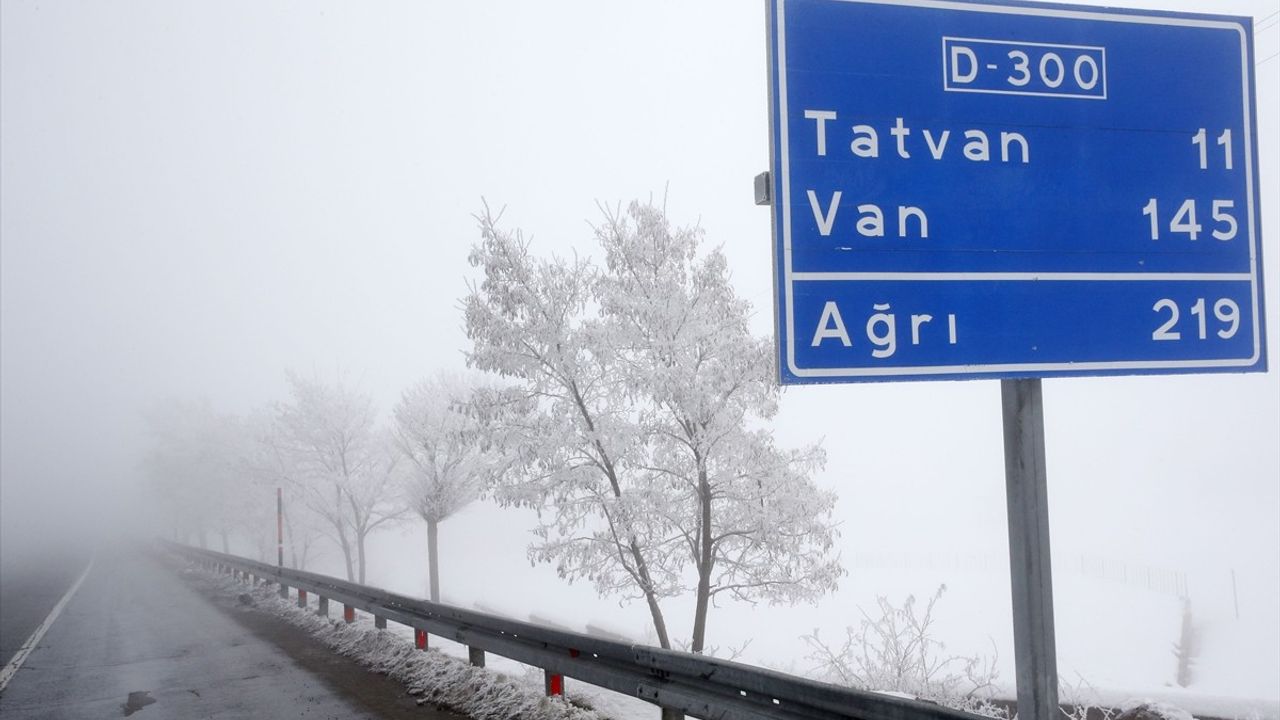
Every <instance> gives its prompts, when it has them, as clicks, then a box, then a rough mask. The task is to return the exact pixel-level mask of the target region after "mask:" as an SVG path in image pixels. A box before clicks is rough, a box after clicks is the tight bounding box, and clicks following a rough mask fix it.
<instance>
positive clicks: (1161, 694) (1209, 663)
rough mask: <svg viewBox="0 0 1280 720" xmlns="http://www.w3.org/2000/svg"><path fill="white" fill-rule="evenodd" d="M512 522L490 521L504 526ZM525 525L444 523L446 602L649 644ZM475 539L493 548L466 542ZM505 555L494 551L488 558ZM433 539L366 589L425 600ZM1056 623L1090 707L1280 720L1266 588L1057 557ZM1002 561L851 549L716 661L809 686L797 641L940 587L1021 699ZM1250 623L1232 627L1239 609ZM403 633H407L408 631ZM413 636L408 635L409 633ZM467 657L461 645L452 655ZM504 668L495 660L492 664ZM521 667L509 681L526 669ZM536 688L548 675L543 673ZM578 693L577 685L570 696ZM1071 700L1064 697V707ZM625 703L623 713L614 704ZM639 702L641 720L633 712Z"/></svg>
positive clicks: (678, 615) (414, 542) (375, 571)
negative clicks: (1186, 672)
mask: <svg viewBox="0 0 1280 720" xmlns="http://www.w3.org/2000/svg"><path fill="white" fill-rule="evenodd" d="M495 517H499V518H505V519H506V521H505V522H501V523H495V522H494V518H495ZM528 520H529V517H527V516H523V513H522V511H517V510H500V511H499V510H497V509H495V508H493V507H490V506H488V505H487V504H486V503H483V502H481V503H476V504H473V505H472V506H470V507H468V508H467V509H465V510H464V511H463V512H462V513H461V514H459V515H458V516H456V517H454V518H451V519H450V520H449V521H448V522H447V523H445V524H444V525H442V527H441V556H442V569H441V576H442V580H441V585H442V587H443V588H444V599H445V600H446V601H447V602H451V603H453V604H456V605H460V606H464V607H473V608H478V609H481V610H484V611H487V612H496V613H501V614H505V615H509V616H511V617H516V618H521V619H529V618H530V616H534V619H535V621H540V622H551V623H555V624H558V625H561V626H564V627H567V628H570V629H574V630H580V631H581V630H585V629H586V628H587V626H588V625H592V626H595V627H597V628H602V629H605V630H608V631H610V632H613V633H617V634H619V635H624V636H627V637H630V638H633V639H635V640H638V641H642V642H644V641H647V642H652V639H653V634H652V631H651V630H650V629H649V619H648V616H647V611H646V609H645V608H644V606H643V604H640V603H619V602H618V601H617V600H611V599H604V598H599V597H597V595H596V594H595V592H594V590H593V589H592V588H591V587H589V586H587V585H584V584H581V583H579V584H576V585H567V584H565V583H564V582H563V581H561V580H560V579H559V578H557V577H556V576H555V572H554V570H553V569H552V568H549V567H546V566H536V567H535V566H531V565H530V564H529V562H528V561H527V560H525V559H524V547H525V545H526V544H527V543H528V534H527V533H528V528H529V527H530V526H531V522H526V521H528ZM468 538H482V540H477V541H475V542H468ZM495 547H506V548H510V549H509V550H508V551H505V552H502V553H495V552H494V551H493V548H495ZM424 548H425V532H423V531H421V530H420V529H419V528H417V527H416V526H414V525H406V526H403V527H400V528H397V529H395V530H392V531H389V532H386V533H383V534H381V535H379V536H376V537H375V538H374V541H373V543H372V546H371V552H370V557H371V558H372V559H371V563H370V568H369V582H370V583H371V584H375V585H379V586H382V587H385V588H387V589H390V590H395V591H398V592H403V593H406V594H413V595H423V594H424V593H425V584H426V580H425V577H426V572H425V567H424V566H423V565H424V563H423V558H425V550H424ZM336 560H337V558H334V557H321V558H320V559H319V561H318V562H317V563H315V567H316V569H319V570H321V571H327V572H338V571H339V569H340V568H339V566H338V564H337V563H336ZM1054 560H1055V574H1054V583H1055V588H1054V591H1055V615H1056V625H1057V645H1058V667H1059V675H1060V678H1061V680H1062V681H1063V683H1064V684H1065V685H1068V686H1073V687H1075V688H1077V690H1078V694H1082V695H1083V697H1081V699H1083V700H1091V701H1096V702H1101V703H1106V704H1108V705H1112V706H1117V705H1120V704H1123V703H1124V702H1125V701H1128V700H1133V699H1141V698H1152V699H1157V700H1164V701H1167V702H1169V703H1172V704H1175V705H1178V706H1179V707H1182V708H1185V709H1187V710H1189V711H1190V712H1192V713H1194V714H1196V715H1201V716H1212V717H1227V718H1236V717H1238V718H1265V719H1272V720H1274V719H1276V718H1280V618H1276V617H1271V616H1269V614H1268V613H1267V612H1265V611H1266V606H1265V604H1263V605H1262V607H1259V604H1261V603H1260V602H1259V603H1254V602H1253V599H1255V598H1262V599H1263V600H1265V599H1266V598H1267V595H1266V594H1265V591H1266V590H1267V588H1265V587H1261V588H1256V587H1253V586H1251V585H1250V583H1249V579H1248V577H1247V575H1245V574H1243V573H1242V574H1240V576H1239V577H1238V578H1237V587H1236V591H1235V593H1234V594H1233V592H1232V588H1231V578H1230V576H1229V574H1228V575H1225V576H1221V577H1214V576H1213V573H1212V571H1209V572H1201V573H1199V574H1197V573H1195V572H1191V571H1181V570H1174V569H1170V568H1161V567H1149V566H1146V565H1143V564H1140V563H1137V562H1132V561H1125V560H1122V559H1117V558H1105V557H1098V556H1096V555H1085V554H1080V553H1074V554H1073V553H1071V552H1070V551H1065V552H1058V551H1057V549H1055V559H1054ZM1006 563H1007V561H1006V560H1005V558H1003V557H1002V556H1001V555H1000V554H999V553H998V552H996V551H986V552H955V553H947V552H945V551H932V552H916V553H913V552H910V551H895V552H887V551H886V552H883V553H872V552H864V553H850V554H847V555H846V557H845V565H846V567H847V569H848V570H849V575H848V576H847V577H846V578H844V580H843V581H842V582H841V587H840V589H839V591H838V592H837V593H835V594H834V595H832V596H830V597H828V598H826V599H824V600H823V601H821V602H820V603H819V604H817V605H816V606H801V607H796V608H785V607H770V606H768V605H764V604H762V605H758V606H755V607H752V606H750V605H746V604H742V603H725V604H722V605H721V606H720V607H717V608H714V609H713V610H712V613H711V616H710V629H709V637H710V644H711V645H713V646H718V648H719V654H720V655H721V656H725V655H728V654H730V653H732V652H735V651H738V650H740V649H742V648H743V646H744V645H745V649H742V651H741V656H740V657H739V658H738V659H739V660H741V661H744V662H749V663H752V664H757V665H761V666H765V667H771V668H776V669H780V670H785V671H788V672H796V673H800V674H809V673H812V672H813V670H814V668H815V665H816V663H815V662H814V661H812V660H811V659H809V658H808V655H809V654H810V649H809V647H808V646H807V645H806V643H805V642H804V640H803V639H802V636H804V635H808V634H810V633H812V632H813V631H814V630H819V631H820V633H821V634H822V636H823V637H824V638H830V639H836V638H838V637H840V636H842V635H843V632H844V628H845V627H846V626H848V625H856V624H857V623H858V621H859V618H860V617H861V611H862V610H863V609H865V610H867V611H868V612H870V611H871V610H872V609H873V607H874V605H875V602H876V598H877V596H880V595H883V596H887V597H888V598H889V599H890V600H891V601H893V602H895V603H900V602H901V601H902V600H903V599H904V598H905V597H906V596H907V595H908V594H914V595H915V596H916V597H917V598H919V599H920V601H921V602H923V601H925V600H927V598H928V597H929V596H930V595H932V594H933V593H934V592H935V591H936V590H937V588H938V587H939V585H943V584H945V585H946V592H945V593H944V595H943V597H942V599H941V600H940V601H939V603H938V605H937V610H936V624H935V628H936V630H937V638H938V639H939V640H941V641H942V642H944V643H945V644H946V651H947V652H948V653H954V654H957V655H975V654H976V655H983V656H998V657H997V660H996V666H997V667H998V668H999V671H1000V677H999V680H1000V683H1001V685H1002V686H1003V687H1004V689H1005V694H1007V696H1009V697H1012V696H1013V692H1012V678H1013V651H1012V647H1013V642H1012V628H1011V625H1010V616H1011V610H1010V606H1009V603H1010V601H1009V580H1008V567H1007V564H1006ZM1184 589H1186V590H1188V591H1189V594H1190V598H1191V602H1192V614H1193V621H1194V626H1195V628H1196V630H1197V632H1198V639H1199V653H1198V655H1197V657H1196V659H1195V662H1194V664H1193V666H1192V682H1191V684H1190V685H1189V686H1188V687H1186V688H1181V687H1178V686H1177V685H1176V683H1175V677H1176V671H1177V663H1176V659H1175V657H1174V653H1173V646H1174V644H1175V643H1177V642H1178V641H1179V639H1180V631H1181V625H1182V612H1183V601H1182V599H1181V598H1180V594H1181V592H1182V590H1184ZM1237 603H1238V605H1239V613H1240V618H1239V619H1236V605H1237ZM667 614H668V621H669V622H670V623H671V624H672V625H673V626H674V627H675V628H676V634H677V636H679V634H680V633H681V632H687V624H688V623H687V621H686V618H689V617H691V616H692V607H691V603H690V602H670V603H668V605H667ZM404 632H405V633H407V632H408V631H407V630H405V631H404ZM406 637H407V635H406ZM440 646H441V647H443V648H446V649H447V651H448V652H456V653H457V654H459V655H461V656H465V649H462V648H452V649H448V648H449V645H448V644H447V643H444V642H441V643H440ZM503 662H504V661H501V660H498V659H497V658H494V659H493V661H492V663H493V665H494V667H499V668H501V667H503V664H502V663H503ZM515 666H518V664H513V667H512V668H510V669H509V671H510V672H511V673H512V674H513V675H520V674H522V673H524V672H525V671H524V670H522V669H520V667H522V666H520V667H515ZM535 677H536V682H537V683H539V684H540V683H541V676H540V675H535ZM574 685H577V683H571V684H570V687H571V689H572V688H573V686H574ZM596 695H597V696H596V697H594V699H593V700H592V703H593V705H595V706H596V707H601V708H602V709H604V708H611V710H606V712H607V714H612V715H615V716H627V717H646V718H651V717H652V714H651V712H650V711H651V710H652V708H650V707H648V706H646V705H644V704H643V703H635V701H631V700H628V699H625V698H624V699H621V700H616V701H615V700H613V699H605V698H603V697H600V696H598V694H596ZM1065 699H1066V698H1065V697H1064V700H1065ZM619 703H620V705H619V706H618V707H617V708H616V711H615V710H612V708H614V705H615V704H619ZM632 704H635V705H636V706H637V707H638V709H639V710H641V711H643V712H641V713H640V714H639V715H633V714H632V713H630V712H626V711H625V710H626V708H627V707H629V706H630V705H632Z"/></svg>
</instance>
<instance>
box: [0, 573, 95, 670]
mask: <svg viewBox="0 0 1280 720" xmlns="http://www.w3.org/2000/svg"><path fill="white" fill-rule="evenodd" d="M96 559H97V554H96V553H95V554H94V555H93V556H91V557H90V558H89V564H88V565H86V566H85V568H84V572H82V573H80V577H79V578H78V579H77V580H76V581H75V582H74V583H72V585H71V589H69V590H67V593H66V594H65V595H63V596H62V599H61V600H59V601H58V604H57V605H54V606H53V610H51V611H50V612H49V616H48V617H46V618H45V619H44V622H42V623H40V625H38V626H37V627H36V629H35V631H34V632H32V633H31V636H30V637H28V638H27V641H26V642H24V643H23V644H22V647H20V648H18V651H17V652H15V653H14V654H13V658H12V659H10V660H9V664H8V665H5V666H4V669H3V670H0V693H3V692H4V689H5V688H6V687H8V686H9V681H10V680H12V679H13V676H14V675H16V674H17V673H18V670H20V669H21V668H22V663H23V662H25V661H26V659H27V656H28V655H30V654H31V651H32V650H34V649H35V648H36V645H38V644H39V643H40V640H41V639H43V638H44V634H45V633H46V632H48V630H49V627H50V626H52V625H53V621H54V620H57V619H58V616H59V615H61V614H62V609H63V608H64V607H66V605H67V603H69V602H71V598H72V597H73V596H74V595H75V594H76V591H77V590H79V589H80V584H81V583H83V582H84V579H85V578H87V577H89V571H90V570H92V569H93V561H94V560H96Z"/></svg>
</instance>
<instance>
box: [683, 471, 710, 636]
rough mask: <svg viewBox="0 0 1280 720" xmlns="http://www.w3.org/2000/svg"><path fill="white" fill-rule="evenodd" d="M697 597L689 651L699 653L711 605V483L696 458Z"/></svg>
mask: <svg viewBox="0 0 1280 720" xmlns="http://www.w3.org/2000/svg"><path fill="white" fill-rule="evenodd" d="M698 505H699V506H700V507H699V510H700V511H701V517H700V518H699V520H698V525H699V527H698V545H699V547H698V597H697V604H696V605H695V607H694V610H693V642H692V644H691V645H690V647H689V650H690V652H695V653H700V652H702V649H703V648H704V647H705V646H706V640H707V610H708V609H709V608H710V605H711V567H712V560H713V556H712V552H711V550H712V548H711V484H710V483H709V482H708V481H707V469H706V467H705V465H703V463H702V460H701V458H699V460H698Z"/></svg>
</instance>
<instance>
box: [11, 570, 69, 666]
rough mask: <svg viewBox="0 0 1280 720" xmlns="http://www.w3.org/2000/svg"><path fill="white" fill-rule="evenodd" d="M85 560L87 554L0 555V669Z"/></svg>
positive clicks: (59, 598) (55, 600)
mask: <svg viewBox="0 0 1280 720" xmlns="http://www.w3.org/2000/svg"><path fill="white" fill-rule="evenodd" d="M88 562H89V554H88V553H87V552H85V553H75V552H70V551H59V552H56V553H49V554H46V555H44V556H41V557H36V556H32V555H19V556H15V555H12V554H0V668H2V667H4V666H5V665H6V664H7V663H8V662H9V660H10V659H11V658H12V657H13V654H14V653H15V652H17V651H18V648H20V647H22V644H23V643H25V642H26V641H27V638H28V637H30V636H31V633H32V632H33V631H34V630H35V629H36V626H38V625H39V624H40V623H42V622H44V619H45V618H46V617H48V616H49V611H50V610H52V609H53V606H54V605H56V604H57V603H58V601H59V600H61V599H62V596H63V594H64V593H66V591H67V589H68V588H70V587H71V583H73V582H75V581H76V578H78V577H79V576H80V573H81V572H83V571H84V568H85V565H86V564H87V563H88Z"/></svg>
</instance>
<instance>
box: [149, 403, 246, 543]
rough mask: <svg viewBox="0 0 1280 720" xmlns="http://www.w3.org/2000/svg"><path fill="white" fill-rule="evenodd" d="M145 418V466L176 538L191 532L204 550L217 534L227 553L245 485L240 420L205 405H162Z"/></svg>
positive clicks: (186, 535) (237, 518)
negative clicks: (147, 438) (147, 433)
mask: <svg viewBox="0 0 1280 720" xmlns="http://www.w3.org/2000/svg"><path fill="white" fill-rule="evenodd" d="M145 419H146V421H147V424H148V426H149V427H150V429H151V433H152V446H151V449H150V451H149V452H148V454H147V456H146V457H145V459H144V461H143V466H144V468H145V470H146V472H147V474H148V476H149V479H150V483H151V487H152V488H153V490H154V491H155V493H156V496H157V497H158V498H159V499H160V501H161V503H162V505H163V507H164V510H165V512H166V514H167V515H168V517H169V518H170V521H171V522H172V523H173V525H174V528H175V530H176V531H177V533H178V535H179V536H180V537H188V536H189V535H190V534H191V533H194V534H195V536H196V539H197V542H198V543H199V544H200V546H201V547H206V546H207V545H208V540H209V534H210V533H213V534H216V535H217V536H218V537H219V539H220V540H221V549H222V551H223V552H228V551H229V550H230V543H231V535H232V533H233V532H234V531H235V530H236V528H237V527H238V522H239V516H240V515H239V509H240V508H239V502H240V498H242V497H243V495H244V492H245V487H246V484H247V478H246V477H244V475H243V473H242V472H241V466H240V463H239V460H240V455H239V451H240V449H241V447H242V445H241V440H242V437H243V436H242V433H243V425H242V423H241V421H240V419H239V418H237V417H235V416H232V415H225V414H221V413H218V412H216V411H215V410H214V409H213V407H212V406H211V405H210V404H209V403H208V402H207V401H204V400H200V401H182V400H170V401H167V402H163V403H160V404H158V405H156V406H155V407H153V408H152V409H151V410H150V411H149V412H148V413H147V414H146V417H145Z"/></svg>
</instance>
